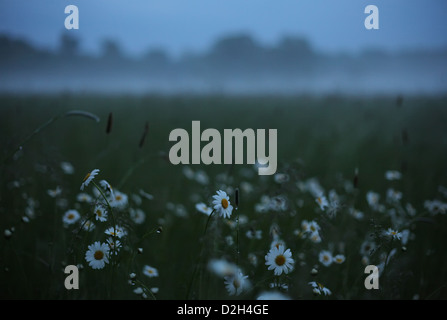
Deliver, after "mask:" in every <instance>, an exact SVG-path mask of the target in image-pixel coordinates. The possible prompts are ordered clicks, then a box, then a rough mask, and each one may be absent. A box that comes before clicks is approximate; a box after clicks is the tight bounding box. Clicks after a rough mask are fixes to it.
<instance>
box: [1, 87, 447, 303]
mask: <svg viewBox="0 0 447 320" xmlns="http://www.w3.org/2000/svg"><path fill="white" fill-rule="evenodd" d="M446 103H447V98H443V97H440V98H439V97H437V98H430V97H412V98H407V97H404V100H403V101H401V100H398V99H396V98H395V97H391V98H390V97H375V98H371V97H369V98H361V97H358V98H354V97H342V96H329V97H320V98H317V97H306V96H301V97H276V96H259V97H226V96H192V95H191V96H170V97H164V96H139V97H133V96H94V95H71V94H64V95H56V96H3V97H1V98H0V141H1V145H2V150H1V158H2V163H1V166H2V171H1V193H0V201H1V202H0V226H1V227H2V232H3V231H4V230H6V229H8V230H12V232H11V235H6V234H5V236H3V237H2V239H1V240H0V250H1V251H0V268H1V270H0V287H1V292H0V295H1V297H2V298H13V299H15V298H19V299H59V298H61V299H73V298H75V299H89V298H94V299H109V298H113V299H116V298H119V299H139V298H140V297H141V295H139V294H136V293H134V292H133V290H134V289H135V288H136V287H142V288H143V291H144V290H145V289H146V288H153V287H156V288H158V291H155V294H154V295H153V296H152V295H151V294H147V298H148V299H153V298H156V299H231V298H244V299H254V298H256V297H258V296H259V294H261V293H263V292H265V291H268V292H270V291H273V290H274V291H279V292H281V293H283V294H284V295H285V296H287V297H290V298H292V299H321V298H334V299H391V298H395V299H412V298H421V299H441V298H446V297H447V287H446V286H447V271H446V270H447V266H446V262H447V255H446V253H445V243H446V241H447V233H446V232H447V216H446V215H445V214H443V213H442V210H441V213H438V214H435V213H433V212H431V211H429V210H428V209H427V207H426V206H424V203H426V201H427V200H433V199H439V200H440V201H441V202H447V199H446V198H445V194H444V193H443V190H444V189H443V188H442V187H443V186H447V172H446V169H447V126H446V125H445V124H446V123H447V104H446ZM70 110H84V111H88V112H91V113H93V114H95V115H97V116H98V117H99V118H100V119H101V121H100V122H99V123H97V122H95V121H94V120H92V119H90V118H86V117H82V116H70V117H64V118H60V119H58V120H57V121H54V122H53V123H51V124H49V125H48V126H46V127H43V128H42V130H41V131H39V132H38V133H36V134H35V135H32V136H31V139H29V140H28V141H26V143H25V144H23V145H22V148H20V150H19V152H17V153H15V154H13V155H12V156H10V155H11V154H12V153H11V152H12V151H14V150H15V148H17V147H18V146H20V145H21V144H22V143H23V141H24V140H25V139H26V138H27V137H28V136H29V135H30V134H32V132H33V131H34V130H35V129H36V128H39V126H41V125H42V124H45V123H46V122H47V121H48V120H49V119H51V118H52V117H54V116H56V115H60V114H64V113H65V112H67V111H70ZM110 114H112V119H113V122H112V125H111V127H109V130H110V132H109V133H107V132H106V130H107V127H108V121H107V119H108V117H109V115H110ZM193 120H199V121H200V122H201V128H202V130H204V129H206V128H216V129H218V130H219V131H220V132H221V133H222V134H223V129H226V128H228V129H234V128H241V129H245V128H253V129H269V128H273V129H277V130H278V155H277V157H278V171H277V172H278V173H285V174H287V177H288V180H287V181H286V182H283V183H278V182H277V181H275V179H274V177H272V176H267V177H260V176H258V175H257V173H256V171H255V169H254V168H253V166H251V165H233V166H231V165H209V166H205V165H191V166H189V167H188V168H191V169H192V170H193V171H194V172H196V173H197V172H198V171H200V170H202V171H203V172H204V174H205V175H206V176H207V177H208V179H209V181H208V182H207V183H201V182H200V181H197V180H195V179H190V178H188V177H187V176H186V175H185V172H184V170H185V169H186V166H182V165H178V166H174V165H172V164H171V163H170V162H169V159H168V152H169V149H170V147H171V146H172V145H173V143H172V142H169V133H170V132H171V130H173V129H175V128H184V129H186V130H187V131H189V132H190V131H191V121H193ZM146 125H148V131H147V135H146V136H145V138H144V141H143V143H142V137H143V135H144V132H145V128H146ZM203 145H204V143H202V146H203ZM62 161H68V162H70V163H71V164H72V165H73V167H74V169H75V171H74V174H71V175H67V174H64V173H63V171H62V170H61V167H60V163H61V162H62ZM95 168H98V169H100V170H101V171H100V174H99V176H98V178H97V181H99V180H100V179H105V180H107V181H108V182H109V183H110V184H111V185H112V186H113V187H114V188H115V189H116V190H119V191H121V192H123V193H125V194H126V195H128V196H129V204H128V206H127V207H126V208H125V209H123V210H121V211H120V210H117V211H116V212H115V215H116V218H117V221H119V222H120V223H121V224H122V225H125V226H126V228H127V229H128V236H127V237H126V238H124V239H122V245H123V248H122V249H121V250H120V253H119V255H117V258H115V259H113V261H114V263H110V264H108V265H106V267H105V268H104V269H101V270H93V269H91V268H90V267H89V266H88V263H87V262H86V261H85V258H84V255H85V252H86V251H87V247H88V245H90V244H92V243H93V242H95V241H101V242H104V241H105V239H106V237H105V235H104V232H103V231H104V229H105V228H106V226H107V227H108V226H110V220H109V221H108V222H105V223H103V224H100V223H98V224H97V227H96V228H95V230H94V231H93V232H86V231H80V225H79V224H78V225H73V226H68V227H66V226H64V225H63V222H62V216H63V214H64V212H66V210H68V209H73V208H76V209H77V210H78V211H79V212H80V213H81V215H82V216H83V217H88V216H89V215H91V212H92V207H91V205H89V204H85V203H80V202H79V201H77V199H76V196H77V195H78V194H79V193H80V190H79V187H80V185H81V183H82V181H83V178H84V176H85V175H86V173H88V172H90V171H91V170H93V169H95ZM356 170H357V172H358V174H357V175H356V174H355V172H356ZM387 170H397V171H399V172H400V173H401V174H402V178H401V179H399V180H396V181H389V180H386V179H385V176H384V175H385V172H386V171H387ZM311 178H315V179H316V181H318V183H319V184H320V185H321V186H322V188H323V189H324V190H325V194H326V195H328V193H329V191H330V190H333V191H335V192H336V193H337V195H338V196H339V199H340V201H339V206H338V207H337V212H336V215H335V216H330V215H328V214H327V211H322V210H321V209H320V208H319V207H318V205H317V204H316V202H315V198H314V197H313V196H312V195H311V194H310V193H309V192H308V190H307V189H306V188H305V186H306V182H309V181H310V179H311ZM354 179H355V183H354ZM57 186H59V187H60V189H61V194H60V195H58V196H57V197H56V198H53V197H51V196H50V195H49V194H48V190H53V189H55V188H56V187H57ZM235 188H239V190H240V192H241V194H240V199H241V200H240V206H239V209H238V210H237V211H234V212H233V214H232V217H231V218H230V219H229V220H225V221H223V220H222V219H219V217H218V216H217V215H215V216H214V215H213V216H212V217H211V219H210V224H209V225H208V227H207V229H206V230H205V226H206V224H207V219H208V218H207V217H206V216H205V215H204V214H202V213H199V212H197V210H196V208H195V204H196V203H198V202H205V203H207V204H209V205H210V204H211V201H212V195H213V194H215V192H216V191H217V190H219V189H222V190H228V192H229V195H230V201H233V204H234V194H233V193H232V192H230V191H232V190H234V189H235ZM390 188H393V189H394V190H398V191H400V192H401V193H402V198H401V199H400V200H399V201H397V202H395V203H392V202H390V201H387V200H386V199H387V198H386V194H387V191H388V189H390ZM141 190H143V191H144V192H145V193H148V194H151V195H153V199H146V198H145V197H144V193H141ZM369 191H374V192H376V193H378V194H380V196H381V198H380V204H381V205H383V210H375V209H373V208H371V206H370V205H369V204H368V202H367V200H366V194H367V192H369ZM87 192H88V193H89V194H90V195H93V188H92V186H89V187H88V188H87ZM136 195H138V196H136ZM263 196H268V197H269V198H270V199H275V197H279V198H277V199H280V200H281V201H282V200H284V202H285V205H284V207H282V208H279V209H278V208H272V207H269V209H267V210H266V211H267V212H259V210H257V208H258V207H257V205H258V204H260V203H261V202H262V197H263ZM138 198H140V199H138ZM140 200H141V202H140ZM408 204H411V206H412V207H413V208H414V209H415V211H416V214H410V213H409V210H408V206H407V205H408ZM129 208H132V209H136V208H139V209H141V210H143V211H144V212H145V215H146V219H145V221H144V223H143V224H137V223H134V222H133V221H132V220H131V219H129V211H130V209H129ZM354 208H355V209H357V210H359V211H361V212H363V213H364V217H363V218H362V219H357V218H354V217H353V216H352V215H351V214H350V212H351V211H350V210H351V209H354ZM30 211H32V212H30ZM31 213H33V214H31ZM396 215H398V216H399V217H398V218H396ZM23 217H28V220H29V221H28V220H27V219H25V222H24V221H23ZM238 217H239V221H238V220H237V218H238ZM303 220H309V221H310V220H314V221H316V222H318V224H319V225H320V227H321V230H320V234H321V238H322V241H321V242H319V243H313V242H312V241H309V239H305V238H303V237H302V236H300V235H299V234H298V230H301V222H302V221H303ZM26 221H27V222H26ZM389 227H391V228H394V229H399V230H400V231H402V230H404V229H405V230H409V233H410V235H411V236H410V240H408V242H406V243H405V244H403V243H402V242H401V241H400V240H389V239H385V238H384V237H383V236H382V232H383V231H384V230H386V229H387V228H389ZM158 228H160V229H158ZM157 229H158V232H156V231H155V230H157ZM256 230H259V231H261V232H262V237H261V238H260V239H256V238H255V239H253V238H250V237H248V236H247V232H251V231H256ZM272 230H278V231H279V235H280V238H281V240H282V241H284V243H285V245H286V247H287V248H290V249H291V251H292V254H293V258H294V260H295V264H294V269H293V270H292V271H291V272H290V273H289V274H287V275H284V274H283V275H281V276H274V274H273V271H270V270H267V266H265V260H264V256H265V255H266V254H267V252H268V251H269V248H270V244H271V242H272V240H273V233H274V232H273V231H272ZM160 231H161V232H160ZM367 239H370V240H371V239H372V240H375V242H376V244H377V247H376V250H375V251H374V252H370V255H369V257H368V258H369V259H370V260H369V263H370V264H375V265H379V264H380V263H383V261H384V259H387V260H385V261H386V263H385V264H384V266H385V267H384V270H383V273H382V274H381V276H380V289H379V290H366V289H365V287H364V279H365V277H366V275H365V274H364V268H365V263H364V262H362V258H364V257H362V254H360V249H361V246H362V244H363V243H364V242H365V241H366V240H367ZM138 248H140V249H141V250H142V253H138ZM321 250H329V251H331V252H332V253H333V254H334V255H335V254H337V253H341V254H343V255H344V256H345V258H346V260H345V261H344V262H343V263H341V264H332V265H330V266H328V267H326V266H324V265H322V264H321V263H320V262H319V260H318V253H319V252H320V251H321ZM213 258H216V259H226V260H227V261H230V262H232V263H236V264H237V265H238V266H240V267H241V269H242V270H243V273H244V274H245V275H248V279H249V280H250V283H251V286H250V290H247V291H245V290H244V291H243V292H242V294H240V295H238V296H231V295H229V294H228V292H227V290H226V288H225V284H224V280H223V279H222V278H220V277H219V276H218V275H215V274H213V272H212V271H211V270H209V269H208V268H207V265H208V262H209V261H210V260H211V259H213ZM256 259H257V263H255V262H256ZM70 264H74V265H78V264H82V265H83V267H84V268H83V269H81V270H80V277H79V287H80V288H79V290H70V291H69V290H66V289H65V287H64V279H65V277H66V276H67V275H66V274H64V272H63V271H64V268H65V266H66V265H70ZM145 265H150V266H152V267H154V268H156V269H157V270H158V273H159V275H158V277H153V278H149V277H146V276H145V275H144V274H143V273H142V269H143V266H145ZM312 269H316V270H317V271H318V274H317V275H316V276H315V275H311V270H312ZM130 273H135V274H136V277H137V283H136V284H135V285H131V284H130V283H129V274H130ZM310 281H318V282H320V283H322V284H323V285H325V286H326V287H327V288H329V289H330V290H331V292H332V295H331V296H329V297H325V296H316V295H314V294H313V292H312V288H311V286H310V285H309V284H308V282H310ZM272 283H273V284H274V285H276V286H277V287H275V288H272ZM278 286H279V287H278Z"/></svg>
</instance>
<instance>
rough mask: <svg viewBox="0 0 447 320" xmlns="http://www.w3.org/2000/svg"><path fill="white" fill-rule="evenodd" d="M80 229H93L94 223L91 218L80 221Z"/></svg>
mask: <svg viewBox="0 0 447 320" xmlns="http://www.w3.org/2000/svg"><path fill="white" fill-rule="evenodd" d="M81 225H82V229H84V230H85V231H93V230H94V229H95V224H94V223H93V222H92V220H84V221H83V222H82V223H81Z"/></svg>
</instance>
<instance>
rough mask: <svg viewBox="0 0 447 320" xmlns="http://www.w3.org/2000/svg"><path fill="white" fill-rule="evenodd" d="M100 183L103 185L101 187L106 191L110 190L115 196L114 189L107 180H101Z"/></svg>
mask: <svg viewBox="0 0 447 320" xmlns="http://www.w3.org/2000/svg"><path fill="white" fill-rule="evenodd" d="M99 184H100V185H101V187H103V188H104V190H105V191H107V192H109V193H110V195H111V196H112V198H113V189H112V186H111V185H110V183H108V182H107V181H106V180H101V181H99Z"/></svg>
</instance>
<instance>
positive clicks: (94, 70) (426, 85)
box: [0, 33, 447, 95]
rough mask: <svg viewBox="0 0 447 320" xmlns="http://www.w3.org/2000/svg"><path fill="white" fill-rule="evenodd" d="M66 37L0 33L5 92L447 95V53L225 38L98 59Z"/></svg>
mask: <svg viewBox="0 0 447 320" xmlns="http://www.w3.org/2000/svg"><path fill="white" fill-rule="evenodd" d="M81 43H82V39H78V38H76V37H75V36H72V35H70V34H69V33H63V34H62V35H61V38H60V43H59V48H58V49H57V50H49V49H47V50H44V49H39V48H36V47H34V46H33V45H31V44H29V43H27V42H26V41H24V40H21V39H16V38H12V37H10V36H7V35H2V36H0V70H1V73H0V91H1V92H16V93H26V92H31V93H57V92H78V93H82V92H84V93H85V92H87V93H88V92H90V93H92V92H97V93H107V94H110V93H113V94H116V93H130V94H147V93H161V94H178V93H190V94H191V93H192V94H216V93H218V94H222V93H224V94H261V93H262V94H266V93H267V94H287V95H290V94H292V95H293V94H303V93H307V94H317V95H318V94H349V95H365V94H366V95H374V94H385V95H399V94H405V95H418V94H423V95H433V94H434V95H439V94H443V93H445V92H446V90H447V49H444V50H443V49H437V50H435V49H418V48H414V49H411V50H408V49H407V50H401V51H399V52H387V51H386V50H381V49H375V48H365V49H364V50H362V51H361V52H360V53H338V54H335V53H326V52H323V51H321V50H316V49H314V48H313V46H312V43H311V41H309V40H308V39H306V38H303V37H293V36H284V37H283V38H282V39H281V40H280V41H279V42H278V43H277V44H276V45H270V46H267V45H263V44H261V43H260V42H259V41H257V40H256V39H255V38H253V37H252V36H250V35H249V34H232V35H224V36H222V37H221V38H219V39H217V40H216V41H215V42H214V43H212V44H211V45H210V46H209V48H208V49H207V50H205V51H204V52H199V53H189V54H186V53H185V54H184V55H182V56H180V57H177V58H174V57H172V56H170V55H169V53H168V52H167V51H166V50H164V49H163V48H153V49H150V50H148V51H147V53H145V54H144V55H141V56H139V57H130V56H129V55H127V54H126V50H125V48H122V47H121V46H120V44H119V43H118V42H116V41H113V40H105V41H104V42H103V43H102V44H101V48H102V49H101V53H100V54H99V55H96V56H95V55H92V54H85V53H81V52H80V45H81Z"/></svg>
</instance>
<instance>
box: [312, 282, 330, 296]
mask: <svg viewBox="0 0 447 320" xmlns="http://www.w3.org/2000/svg"><path fill="white" fill-rule="evenodd" d="M309 284H310V285H311V286H312V288H313V289H312V291H313V293H315V294H318V295H321V294H324V295H325V296H330V295H331V294H332V292H331V290H329V289H328V288H326V287H325V286H323V285H322V284H321V283H319V282H316V281H311V282H309Z"/></svg>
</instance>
